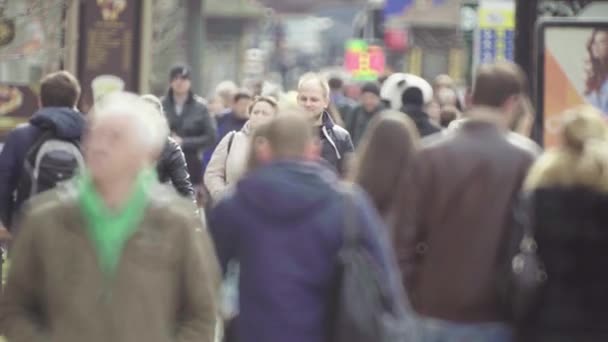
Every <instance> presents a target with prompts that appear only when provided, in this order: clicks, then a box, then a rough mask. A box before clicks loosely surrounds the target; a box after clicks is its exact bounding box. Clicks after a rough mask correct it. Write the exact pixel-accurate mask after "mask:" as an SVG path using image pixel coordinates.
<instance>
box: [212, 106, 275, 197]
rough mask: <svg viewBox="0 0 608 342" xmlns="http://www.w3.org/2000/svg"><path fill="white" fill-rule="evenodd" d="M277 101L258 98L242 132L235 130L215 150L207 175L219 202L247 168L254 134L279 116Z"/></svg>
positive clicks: (251, 108)
mask: <svg viewBox="0 0 608 342" xmlns="http://www.w3.org/2000/svg"><path fill="white" fill-rule="evenodd" d="M277 109H278V107H277V102H276V101H275V100H274V99H272V98H270V97H257V98H256V99H255V100H254V101H253V103H252V104H251V106H250V107H249V121H247V123H246V124H245V126H243V129H241V130H240V131H238V132H237V131H233V132H230V133H228V134H226V136H225V137H224V138H223V139H222V140H221V141H220V143H219V144H218V145H217V147H216V148H215V151H213V154H212V155H211V160H210V161H209V164H208V165H207V171H206V172H205V178H204V181H205V186H206V187H207V189H208V190H209V194H210V195H211V199H212V201H213V202H217V201H218V200H220V199H221V198H222V196H223V195H224V194H225V193H226V191H227V190H228V189H229V187H230V186H231V185H233V184H235V183H236V182H237V181H238V180H239V178H240V177H241V176H242V175H243V173H244V172H245V169H246V164H247V159H248V153H249V144H250V140H251V133H252V132H253V131H254V130H255V129H256V128H257V127H258V126H260V125H261V124H263V123H265V122H267V121H268V120H270V119H272V118H273V117H275V116H276V115H277Z"/></svg>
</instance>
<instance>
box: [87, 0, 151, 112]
mask: <svg viewBox="0 0 608 342" xmlns="http://www.w3.org/2000/svg"><path fill="white" fill-rule="evenodd" d="M83 7H84V9H83V12H82V14H81V32H83V33H84V34H83V35H82V36H83V39H82V42H81V45H80V58H79V60H80V65H79V73H78V75H79V79H80V83H81V84H82V98H81V110H83V111H87V110H88V109H89V108H90V107H91V105H92V104H93V102H94V100H95V96H100V95H101V94H103V93H105V92H107V91H111V90H121V89H125V90H129V91H137V88H138V75H139V73H138V68H137V65H138V64H139V63H138V58H139V56H138V51H139V44H138V42H139V16H140V7H141V1H138V0H97V1H88V2H86V3H85V4H84V6H83ZM93 86H95V89H93ZM94 93H95V94H94Z"/></svg>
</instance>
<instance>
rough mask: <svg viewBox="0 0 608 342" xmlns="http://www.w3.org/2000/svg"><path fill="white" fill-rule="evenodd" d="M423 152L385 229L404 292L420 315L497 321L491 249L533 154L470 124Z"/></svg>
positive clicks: (528, 146) (489, 127) (523, 142)
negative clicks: (390, 226) (391, 235)
mask: <svg viewBox="0 0 608 342" xmlns="http://www.w3.org/2000/svg"><path fill="white" fill-rule="evenodd" d="M423 145H424V146H423V147H422V148H421V150H420V152H419V154H418V156H417V158H416V162H415V165H414V166H413V168H414V170H413V171H412V172H413V173H412V183H411V184H412V185H411V187H409V188H408V189H405V191H404V193H403V197H402V198H404V201H405V202H404V203H405V204H404V207H403V208H402V210H401V213H400V214H398V215H397V217H398V218H397V221H396V224H395V226H394V227H393V229H394V238H395V244H396V246H395V247H396V250H397V254H398V257H399V263H400V267H401V270H402V273H403V277H404V280H403V281H404V286H405V288H406V289H407V290H408V292H409V296H410V298H411V300H412V304H413V306H414V308H415V309H416V311H418V312H419V313H420V314H422V315H423V316H428V317H433V318H438V319H444V320H450V321H456V322H487V321H500V320H502V316H501V309H500V307H499V304H498V293H497V284H496V281H497V280H496V276H497V272H498V271H499V269H498V263H499V249H500V248H501V241H502V240H503V238H504V235H505V231H506V229H508V224H507V217H508V216H509V211H510V208H511V204H512V202H513V201H514V199H515V197H516V194H517V193H518V191H519V190H520V187H521V185H522V182H523V180H524V177H525V175H526V172H527V170H528V168H529V167H530V165H531V164H532V162H533V160H534V159H535V156H536V155H537V154H538V147H537V146H536V145H535V144H534V143H532V142H531V141H529V140H527V139H526V138H523V137H516V136H515V135H512V134H510V133H505V132H504V131H502V130H500V129H499V128H498V127H497V126H496V125H495V124H492V123H489V122H484V121H473V120H471V121H468V122H466V123H464V124H463V126H462V127H460V128H458V129H455V130H453V131H451V132H448V133H446V134H440V135H436V136H432V137H430V139H428V140H427V141H425V142H424V144H423Z"/></svg>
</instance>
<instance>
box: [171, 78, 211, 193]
mask: <svg viewBox="0 0 608 342" xmlns="http://www.w3.org/2000/svg"><path fill="white" fill-rule="evenodd" d="M162 102H163V109H164V110H165V115H166V116H167V121H168V122H169V127H170V128H171V132H173V133H175V134H177V135H178V136H179V137H181V138H182V139H183V142H182V145H181V147H182V150H183V151H184V155H185V157H186V162H187V164H188V172H189V173H190V177H191V181H192V183H193V184H200V183H202V178H203V151H204V150H205V149H207V148H210V147H213V145H214V144H215V139H216V135H217V132H216V128H215V122H214V120H213V119H212V118H211V116H210V115H209V111H208V110H207V107H206V106H205V104H204V103H203V99H202V98H200V97H198V96H196V95H194V94H193V93H192V92H190V96H189V97H188V100H186V103H184V108H183V109H182V113H181V115H177V113H176V112H175V101H174V99H173V91H172V90H171V89H169V92H168V93H167V96H165V97H164V98H163V100H162Z"/></svg>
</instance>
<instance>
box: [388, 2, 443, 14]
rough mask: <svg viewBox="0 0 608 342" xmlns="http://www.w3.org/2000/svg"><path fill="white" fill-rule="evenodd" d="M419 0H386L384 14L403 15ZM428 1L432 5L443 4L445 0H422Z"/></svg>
mask: <svg viewBox="0 0 608 342" xmlns="http://www.w3.org/2000/svg"><path fill="white" fill-rule="evenodd" d="M417 1H420V0H386V2H385V3H384V15H385V16H386V17H391V16H400V15H404V14H405V13H406V12H407V11H408V10H409V9H410V8H411V7H412V6H414V5H416V2H417ZM422 1H427V2H430V3H431V4H432V5H433V6H440V5H443V4H444V3H445V2H446V1H447V0H422Z"/></svg>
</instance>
